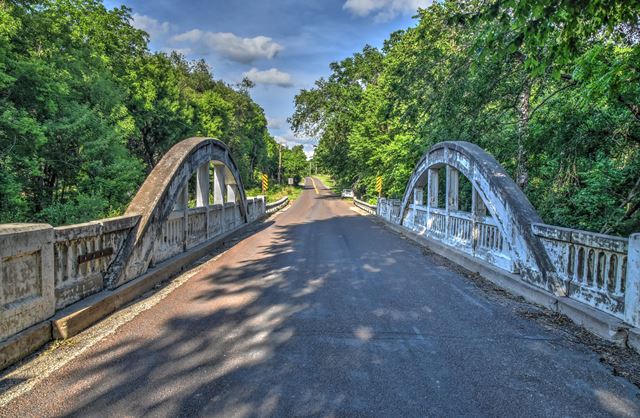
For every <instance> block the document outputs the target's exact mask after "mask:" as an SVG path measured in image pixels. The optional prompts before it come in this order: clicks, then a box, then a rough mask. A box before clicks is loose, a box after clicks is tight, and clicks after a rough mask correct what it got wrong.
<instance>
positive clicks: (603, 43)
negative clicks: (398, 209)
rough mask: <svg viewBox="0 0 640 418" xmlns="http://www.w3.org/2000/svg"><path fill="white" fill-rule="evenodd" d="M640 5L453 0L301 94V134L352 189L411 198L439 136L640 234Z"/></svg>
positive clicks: (576, 221)
mask: <svg viewBox="0 0 640 418" xmlns="http://www.w3.org/2000/svg"><path fill="white" fill-rule="evenodd" d="M639 16H640V6H639V4H638V3H637V2H619V1H614V0H598V1H592V0H589V1H587V0H584V1H570V0H566V1H565V0H563V1H557V2H547V1H543V0H521V1H514V0H494V1H489V2H480V1H476V0H467V1H443V2H437V3H435V4H433V5H432V6H431V7H429V8H428V9H426V10H420V11H419V16H418V22H417V25H416V26H415V27H411V28H409V29H407V30H405V31H400V32H397V33H393V34H391V36H390V37H389V39H388V40H387V41H386V43H385V45H384V47H383V48H382V50H377V49H375V48H372V47H369V46H367V47H365V48H364V49H363V51H362V52H360V53H357V54H355V55H353V57H350V58H347V59H345V60H343V61H341V62H337V63H333V64H332V65H331V71H332V73H331V75H330V76H329V77H328V78H326V79H324V78H323V79H320V80H318V81H317V82H316V84H315V87H314V88H312V89H308V90H302V91H301V92H300V93H299V94H298V95H297V96H296V110H295V113H294V114H293V115H292V117H291V118H290V123H291V126H292V128H293V129H294V131H296V132H304V133H306V134H308V135H315V136H317V137H318V138H319V143H318V146H317V149H316V156H315V157H314V158H315V160H317V161H316V162H317V163H318V164H320V165H321V166H323V167H324V168H325V169H326V170H328V171H329V172H330V173H331V174H332V175H333V176H334V177H335V178H336V179H337V180H338V181H339V182H340V183H342V185H343V186H347V185H351V186H353V187H355V188H356V189H357V190H358V191H359V192H360V193H362V194H364V195H367V196H374V195H376V193H375V191H374V181H375V177H376V176H377V175H382V176H383V178H384V185H385V186H384V193H383V194H385V195H387V196H390V197H400V196H401V195H402V194H403V192H404V188H405V185H406V182H407V180H408V178H409V176H410V174H411V172H412V171H413V168H414V164H415V163H416V162H417V161H418V160H419V158H420V156H421V155H422V154H423V153H424V152H425V151H426V150H427V149H428V148H429V147H430V146H431V145H433V144H435V143H437V142H441V141H444V140H466V141H470V142H474V143H477V144H479V145H480V146H481V147H483V148H484V149H486V150H488V151H489V152H490V153H492V154H493V155H494V156H495V157H496V158H497V159H498V160H499V161H500V162H501V163H502V164H503V165H504V166H505V167H506V168H507V170H508V171H509V172H510V173H511V174H512V176H513V177H514V179H516V181H517V183H518V184H519V185H520V187H522V189H523V190H524V191H525V193H526V194H527V195H528V197H529V198H530V200H531V201H532V203H533V204H534V206H535V207H536V208H537V209H538V211H539V212H540V214H541V215H542V217H543V218H544V220H545V221H546V222H549V223H552V224H557V225H564V226H570V227H577V228H582V229H589V230H596V231H602V232H607V233H617V234H628V233H630V232H633V231H638V230H639V229H640V75H639V70H640V68H639V67H640V29H639V28H640V25H639Z"/></svg>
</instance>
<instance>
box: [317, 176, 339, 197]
mask: <svg viewBox="0 0 640 418" xmlns="http://www.w3.org/2000/svg"><path fill="white" fill-rule="evenodd" d="M313 177H315V178H317V179H319V180H320V181H321V182H322V183H323V184H324V185H325V186H327V187H328V188H330V189H331V190H332V191H333V192H334V193H338V194H339V192H341V190H338V189H339V187H338V186H337V185H336V182H335V180H334V179H332V178H331V176H330V175H328V174H316V175H315V176H313Z"/></svg>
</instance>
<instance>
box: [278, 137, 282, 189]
mask: <svg viewBox="0 0 640 418" xmlns="http://www.w3.org/2000/svg"><path fill="white" fill-rule="evenodd" d="M281 171H282V144H281V143H278V184H282V181H281V178H280V172H281Z"/></svg>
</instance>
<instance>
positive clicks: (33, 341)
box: [0, 320, 51, 370]
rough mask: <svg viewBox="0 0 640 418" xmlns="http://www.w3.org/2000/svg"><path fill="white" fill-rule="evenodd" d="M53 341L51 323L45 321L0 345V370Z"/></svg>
mask: <svg viewBox="0 0 640 418" xmlns="http://www.w3.org/2000/svg"><path fill="white" fill-rule="evenodd" d="M49 341H51V321H50V320H47V321H43V322H40V323H39V324H36V325H33V326H32V327H29V328H27V329H25V330H24V331H21V332H19V333H17V334H16V335H14V336H12V337H10V338H8V339H7V340H6V341H3V342H2V343H1V344H0V370H2V369H4V368H6V367H9V366H11V365H12V364H14V363H17V362H18V361H20V360H22V359H23V358H25V357H26V356H28V355H29V354H31V353H33V352H34V351H36V350H37V349H39V348H40V347H42V346H43V345H45V344H46V343H47V342H49Z"/></svg>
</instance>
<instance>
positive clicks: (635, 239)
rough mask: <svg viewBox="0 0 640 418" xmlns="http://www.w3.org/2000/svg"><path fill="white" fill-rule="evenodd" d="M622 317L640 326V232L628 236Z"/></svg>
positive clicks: (635, 325)
mask: <svg viewBox="0 0 640 418" xmlns="http://www.w3.org/2000/svg"><path fill="white" fill-rule="evenodd" d="M624 319H625V321H626V322H628V323H629V324H631V325H633V326H634V327H640V233H636V234H633V235H631V236H630V237H629V255H628V256H627V284H626V288H625V294H624Z"/></svg>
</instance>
